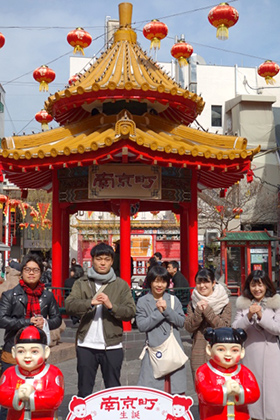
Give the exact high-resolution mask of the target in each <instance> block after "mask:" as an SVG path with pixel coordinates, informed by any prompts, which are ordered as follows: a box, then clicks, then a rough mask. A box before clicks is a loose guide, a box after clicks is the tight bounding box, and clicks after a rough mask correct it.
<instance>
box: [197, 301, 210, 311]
mask: <svg viewBox="0 0 280 420" xmlns="http://www.w3.org/2000/svg"><path fill="white" fill-rule="evenodd" d="M207 306H208V302H207V300H204V299H201V300H200V301H198V302H197V307H198V309H200V310H201V311H204V310H205V309H206V308H207Z"/></svg>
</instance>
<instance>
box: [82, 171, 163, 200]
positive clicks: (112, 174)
mask: <svg viewBox="0 0 280 420" xmlns="http://www.w3.org/2000/svg"><path fill="white" fill-rule="evenodd" d="M88 197H89V198H91V199H101V198H102V199H111V198H136V199H149V200H151V199H154V200H156V199H159V200H160V199H161V168H159V167H158V166H148V165H120V164H118V165H114V164H111V165H102V166H92V167H90V168H89V189H88Z"/></svg>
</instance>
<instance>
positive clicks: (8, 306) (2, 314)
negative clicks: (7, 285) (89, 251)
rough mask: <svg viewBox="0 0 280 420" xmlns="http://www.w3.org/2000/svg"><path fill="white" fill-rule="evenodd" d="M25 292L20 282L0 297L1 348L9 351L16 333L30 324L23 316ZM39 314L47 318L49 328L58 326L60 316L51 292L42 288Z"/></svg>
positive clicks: (25, 299)
mask: <svg viewBox="0 0 280 420" xmlns="http://www.w3.org/2000/svg"><path fill="white" fill-rule="evenodd" d="M27 301H28V299H27V294H26V293H25V291H24V290H23V288H22V287H21V285H20V284H18V285H17V286H16V287H14V288H13V289H10V290H7V291H6V292H3V294H2V297H1V299H0V328H5V330H6V331H5V335H4V347H3V350H4V351H7V352H11V348H12V347H13V345H14V338H15V335H16V333H17V332H18V331H19V330H20V329H21V328H23V327H27V326H29V325H30V318H25V314H26V307H27ZM39 303H40V308H41V314H42V316H43V317H44V318H46V319H47V321H48V324H49V328H50V330H54V329H55V328H58V327H60V325H61V322H62V318H61V315H60V312H59V307H58V305H57V302H56V300H55V297H54V295H53V294H52V292H49V291H48V290H44V291H43V293H42V295H41V296H40V297H39Z"/></svg>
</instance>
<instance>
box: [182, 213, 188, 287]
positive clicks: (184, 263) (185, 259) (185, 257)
mask: <svg viewBox="0 0 280 420" xmlns="http://www.w3.org/2000/svg"><path fill="white" fill-rule="evenodd" d="M188 219H189V218H188V209H187V207H186V206H183V205H182V206H181V212H180V261H181V272H182V273H183V274H184V276H185V277H186V279H189V278H190V273H189V248H188V237H189V229H188V221H189V220H188Z"/></svg>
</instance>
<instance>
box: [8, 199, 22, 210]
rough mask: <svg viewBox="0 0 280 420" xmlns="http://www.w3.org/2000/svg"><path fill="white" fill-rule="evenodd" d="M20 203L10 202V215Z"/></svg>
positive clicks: (17, 201) (16, 201)
mask: <svg viewBox="0 0 280 420" xmlns="http://www.w3.org/2000/svg"><path fill="white" fill-rule="evenodd" d="M19 203H20V201H19V200H14V199H12V200H10V202H9V205H10V211H11V212H12V213H15V211H16V208H17V206H18V205H19Z"/></svg>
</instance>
